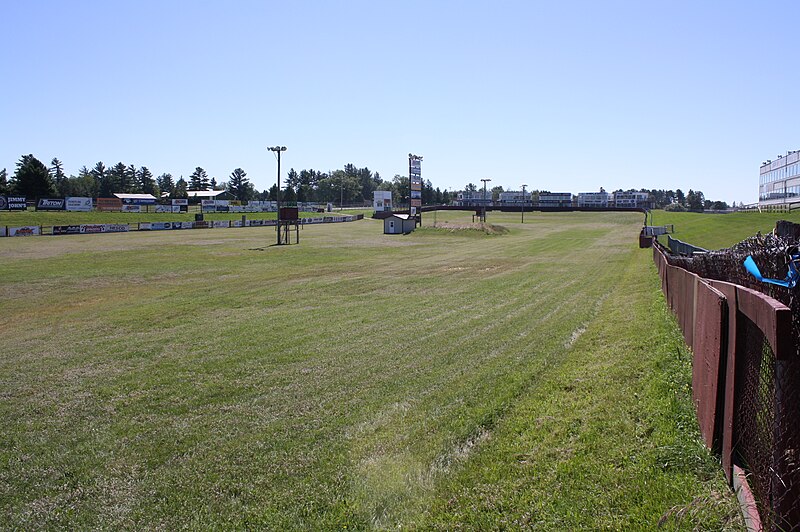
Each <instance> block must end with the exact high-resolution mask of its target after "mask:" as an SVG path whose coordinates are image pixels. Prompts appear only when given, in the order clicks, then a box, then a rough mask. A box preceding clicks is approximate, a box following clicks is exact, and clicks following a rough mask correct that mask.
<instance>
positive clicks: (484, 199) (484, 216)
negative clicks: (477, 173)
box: [481, 177, 491, 223]
mask: <svg viewBox="0 0 800 532" xmlns="http://www.w3.org/2000/svg"><path fill="white" fill-rule="evenodd" d="M481 181H483V223H486V183H487V182H489V181H491V178H488V177H486V178H483V179H481Z"/></svg>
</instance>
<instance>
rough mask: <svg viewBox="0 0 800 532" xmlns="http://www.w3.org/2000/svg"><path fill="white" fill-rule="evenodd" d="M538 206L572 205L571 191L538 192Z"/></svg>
mask: <svg viewBox="0 0 800 532" xmlns="http://www.w3.org/2000/svg"><path fill="white" fill-rule="evenodd" d="M539 206H540V207H572V192H539Z"/></svg>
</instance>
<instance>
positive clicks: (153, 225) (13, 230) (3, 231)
mask: <svg viewBox="0 0 800 532" xmlns="http://www.w3.org/2000/svg"><path fill="white" fill-rule="evenodd" d="M362 219H364V215H363V214H356V215H344V216H332V215H327V216H320V217H309V218H300V219H299V220H298V223H299V225H313V224H328V223H339V222H354V221H356V220H362ZM277 224H278V222H277V220H196V221H194V222H191V221H182V222H132V223H126V222H120V223H105V224H100V223H95V224H72V225H26V226H20V227H14V226H5V225H3V226H0V237H6V236H9V237H13V236H51V235H54V236H58V235H78V234H95V233H127V232H130V231H164V230H187V229H227V228H233V227H237V228H238V227H275V226H276V225H277Z"/></svg>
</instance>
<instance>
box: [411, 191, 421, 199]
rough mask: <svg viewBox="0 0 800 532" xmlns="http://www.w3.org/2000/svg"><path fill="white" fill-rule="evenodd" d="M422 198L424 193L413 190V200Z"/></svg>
mask: <svg viewBox="0 0 800 532" xmlns="http://www.w3.org/2000/svg"><path fill="white" fill-rule="evenodd" d="M421 197H422V191H420V190H412V191H411V198H412V199H419V198H421Z"/></svg>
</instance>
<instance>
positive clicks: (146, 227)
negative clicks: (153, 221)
mask: <svg viewBox="0 0 800 532" xmlns="http://www.w3.org/2000/svg"><path fill="white" fill-rule="evenodd" d="M151 230H152V229H151V228H150V222H139V231H151Z"/></svg>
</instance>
